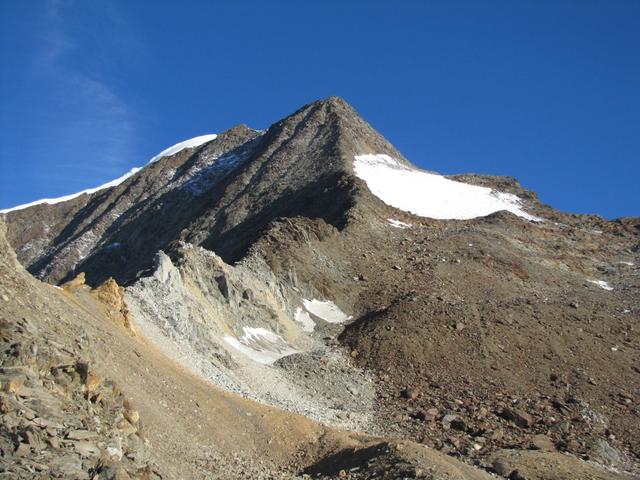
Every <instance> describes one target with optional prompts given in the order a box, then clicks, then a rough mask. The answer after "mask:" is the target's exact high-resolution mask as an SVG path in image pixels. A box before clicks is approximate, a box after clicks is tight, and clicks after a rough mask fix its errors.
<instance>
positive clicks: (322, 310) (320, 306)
mask: <svg viewBox="0 0 640 480" xmlns="http://www.w3.org/2000/svg"><path fill="white" fill-rule="evenodd" d="M302 304H303V305H304V309H305V310H306V311H307V312H309V313H310V314H312V315H315V316H316V317H318V318H320V319H321V320H324V321H325V322H327V323H345V322H348V321H349V320H351V318H352V317H350V316H347V314H346V313H344V312H343V311H342V310H340V309H339V308H338V306H337V305H336V304H335V303H333V302H331V301H329V300H325V301H323V300H315V299H314V300H306V299H304V298H303V299H302ZM299 321H300V320H299Z"/></svg>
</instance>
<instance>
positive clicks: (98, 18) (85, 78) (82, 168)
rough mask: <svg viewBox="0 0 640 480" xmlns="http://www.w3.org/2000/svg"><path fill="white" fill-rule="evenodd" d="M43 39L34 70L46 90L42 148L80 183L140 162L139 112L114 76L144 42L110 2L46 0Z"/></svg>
mask: <svg viewBox="0 0 640 480" xmlns="http://www.w3.org/2000/svg"><path fill="white" fill-rule="evenodd" d="M39 42H40V47H39V49H38V52H37V55H36V56H35V58H34V62H33V65H32V68H33V73H34V75H35V76H36V77H39V82H38V83H43V84H46V85H47V86H48V95H47V98H46V100H45V103H46V105H43V108H40V109H39V122H38V123H39V128H38V130H39V131H38V132H37V133H36V135H38V137H39V141H38V147H39V148H38V149H39V150H41V153H42V154H43V155H46V156H47V157H48V158H49V159H50V163H51V162H53V163H55V166H56V167H58V168H59V172H60V175H67V176H68V175H69V172H70V171H71V172H73V173H72V175H73V176H74V177H76V178H75V179H73V180H75V181H76V182H79V181H86V182H88V183H92V182H93V183H95V182H98V183H99V182H100V181H103V180H105V179H108V178H109V177H110V176H119V175H120V174H121V173H122V172H123V171H124V170H127V169H128V167H129V165H131V162H132V161H135V160H136V159H132V158H131V157H132V155H133V152H134V141H135V138H136V135H135V133H136V132H135V130H136V127H135V125H136V122H135V117H136V115H135V112H134V111H133V110H132V109H131V108H130V106H129V105H128V104H127V102H126V101H125V100H124V99H123V98H122V96H121V95H119V94H118V93H117V91H116V89H115V88H114V86H113V83H114V80H113V79H115V78H117V70H118V68H121V67H122V65H121V64H122V62H126V60H127V58H130V57H128V56H129V55H130V52H131V51H132V50H135V49H136V48H139V47H140V41H139V40H138V39H137V38H136V36H135V34H134V33H133V30H132V29H131V28H130V27H129V25H128V24H127V22H126V20H125V19H124V18H123V16H122V15H121V14H120V12H119V11H118V10H117V9H116V7H115V6H114V4H113V3H112V2H76V1H75V0H47V4H46V8H45V9H43V11H42V28H41V30H40V34H39ZM125 43H126V44H125ZM123 52H124V53H123ZM121 53H122V54H121ZM51 166H53V165H51ZM86 186H91V185H86Z"/></svg>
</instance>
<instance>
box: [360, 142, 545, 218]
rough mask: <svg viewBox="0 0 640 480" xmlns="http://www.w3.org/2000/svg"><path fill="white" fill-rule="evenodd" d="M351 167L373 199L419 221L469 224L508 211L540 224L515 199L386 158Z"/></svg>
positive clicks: (365, 159)
mask: <svg viewBox="0 0 640 480" xmlns="http://www.w3.org/2000/svg"><path fill="white" fill-rule="evenodd" d="M353 166H354V169H355V173H356V175H357V176H358V177H360V178H361V179H362V180H364V181H365V182H366V183H367V186H368V187H369V190H371V193H373V194H374V195H375V196H376V197H378V198H380V199H381V200H382V201H383V202H384V203H386V204H387V205H390V206H392V207H395V208H398V209H400V210H404V211H407V212H410V213H413V214H415V215H418V216H421V217H429V218H436V219H441V220H468V219H471V218H476V217H483V216H486V215H489V214H491V213H494V212H498V211H500V210H508V211H509V212H511V213H513V214H515V215H518V216H519V217H523V218H526V219H527V220H532V221H539V220H540V219H539V218H538V217H535V216H533V215H530V214H528V213H527V212H525V211H524V210H523V209H522V207H521V200H520V198H519V197H518V196H517V195H513V194H511V193H503V192H497V191H495V190H492V189H490V188H487V187H480V186H477V185H470V184H467V183H462V182H456V181H454V180H450V179H448V178H445V177H443V176H442V175H437V174H435V173H428V172H425V171H422V170H418V169H416V168H410V167H407V166H405V165H402V164H401V163H400V162H398V161H397V160H396V159H394V158H393V157H390V156H389V155H385V154H377V155H376V154H367V155H356V156H355V159H354V164H353Z"/></svg>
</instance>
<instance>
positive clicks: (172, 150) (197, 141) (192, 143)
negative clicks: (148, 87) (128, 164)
mask: <svg viewBox="0 0 640 480" xmlns="http://www.w3.org/2000/svg"><path fill="white" fill-rule="evenodd" d="M217 137H218V135H216V134H215V133H212V134H209V135H200V136H199V137H194V138H190V139H189V140H185V141H184V142H180V143H176V144H175V145H173V146H172V147H169V148H166V149H164V150H163V151H162V152H160V153H159V154H158V155H156V156H155V157H153V158H152V159H151V160H149V161H148V162H147V165H149V164H150V163H153V162H155V161H157V160H159V159H161V158H162V157H168V156H171V155H175V154H176V153H178V152H179V151H181V150H184V149H185V148H195V147H199V146H200V145H202V144H204V143H207V142H210V141H212V140H215V139H216V138H217ZM142 168H144V167H142ZM142 168H141V167H134V168H132V169H131V170H129V171H128V172H127V173H125V174H124V175H123V176H121V177H119V178H116V179H115V180H111V181H110V182H107V183H105V184H103V185H100V186H99V187H95V188H89V189H87V190H83V191H81V192H77V193H72V194H71V195H65V196H63V197H58V198H43V199H41V200H35V201H33V202H30V203H25V204H22V205H18V206H15V207H11V208H6V209H4V210H0V213H9V212H13V211H14V210H22V209H24V208H28V207H33V206H34V205H42V204H47V205H53V204H55V203H61V202H66V201H68V200H72V199H74V198H77V197H79V196H80V195H84V194H85V193H86V194H90V193H95V192H98V191H100V190H104V189H105V188H111V187H115V186H117V185H120V184H121V183H122V182H124V181H125V180H126V179H127V178H129V177H130V176H132V175H134V174H135V173H137V172H139V171H140V170H142Z"/></svg>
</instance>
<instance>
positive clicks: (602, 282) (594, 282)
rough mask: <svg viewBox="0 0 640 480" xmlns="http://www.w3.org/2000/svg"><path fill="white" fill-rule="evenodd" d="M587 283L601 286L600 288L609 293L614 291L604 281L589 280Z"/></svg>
mask: <svg viewBox="0 0 640 480" xmlns="http://www.w3.org/2000/svg"><path fill="white" fill-rule="evenodd" d="M587 281H588V282H590V283H593V284H595V285H597V286H599V287H600V288H604V289H605V290H607V291H609V292H610V291H611V290H613V287H612V286H611V285H609V284H608V283H607V282H605V281H604V280H587Z"/></svg>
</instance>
